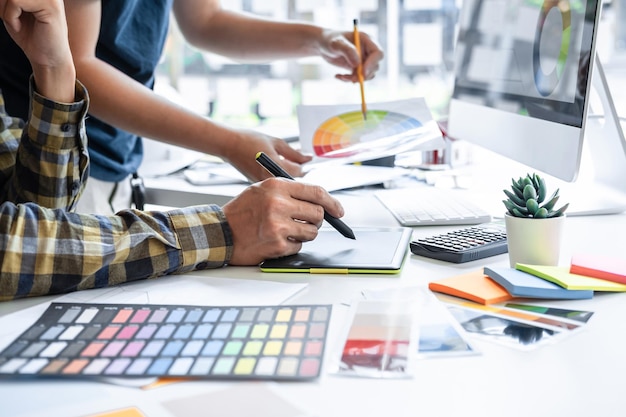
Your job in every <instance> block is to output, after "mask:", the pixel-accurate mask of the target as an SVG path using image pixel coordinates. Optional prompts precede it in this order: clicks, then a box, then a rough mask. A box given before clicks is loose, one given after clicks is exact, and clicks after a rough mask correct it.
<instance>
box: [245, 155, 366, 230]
mask: <svg viewBox="0 0 626 417" xmlns="http://www.w3.org/2000/svg"><path fill="white" fill-rule="evenodd" d="M256 161H257V162H258V163H259V164H261V165H262V166H263V168H265V169H267V170H268V171H269V173H270V174H272V175H273V176H275V177H282V178H289V179H290V180H293V177H292V176H291V175H289V174H288V173H287V172H286V171H285V170H284V169H282V168H281V167H280V165H278V164H277V163H276V162H274V161H272V160H271V159H270V157H269V156H267V155H265V154H264V153H263V152H259V153H257V154H256ZM324 220H326V221H327V222H328V223H329V224H330V225H331V226H332V227H334V228H335V230H337V231H338V232H339V233H341V234H342V235H344V236H345V237H347V238H350V239H356V237H355V236H354V232H353V231H352V229H350V228H349V227H348V225H347V224H345V223H344V222H342V221H341V220H339V219H338V218H336V217H333V216H331V215H330V214H328V213H327V212H326V210H324Z"/></svg>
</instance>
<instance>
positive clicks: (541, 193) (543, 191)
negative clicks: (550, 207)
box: [537, 175, 548, 204]
mask: <svg viewBox="0 0 626 417" xmlns="http://www.w3.org/2000/svg"><path fill="white" fill-rule="evenodd" d="M537 180H538V182H539V186H538V187H537V202H538V203H539V204H541V203H543V200H545V198H546V195H547V194H548V188H547V187H546V182H545V180H544V179H543V178H540V177H539V176H538V175H537Z"/></svg>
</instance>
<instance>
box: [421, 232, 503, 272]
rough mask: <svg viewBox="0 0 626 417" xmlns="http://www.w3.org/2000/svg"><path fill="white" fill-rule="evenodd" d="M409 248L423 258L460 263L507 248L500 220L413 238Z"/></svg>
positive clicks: (485, 256)
mask: <svg viewBox="0 0 626 417" xmlns="http://www.w3.org/2000/svg"><path fill="white" fill-rule="evenodd" d="M410 247H411V252H413V253H414V254H415V255H419V256H425V257H427V258H433V259H439V260H442V261H447V262H454V263H463V262H469V261H475V260H477V259H482V258H487V257H489V256H494V255H499V254H501V253H506V252H507V251H508V247H507V243H506V229H505V226H504V224H502V223H484V224H479V225H476V226H472V227H466V228H463V229H459V230H455V231H452V232H449V233H444V234H440V235H434V236H430V237H426V238H422V239H417V240H414V241H412V242H411V243H410Z"/></svg>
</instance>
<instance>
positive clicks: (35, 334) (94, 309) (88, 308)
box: [0, 303, 332, 380]
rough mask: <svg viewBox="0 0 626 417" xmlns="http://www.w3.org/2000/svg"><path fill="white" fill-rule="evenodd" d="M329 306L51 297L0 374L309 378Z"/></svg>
mask: <svg viewBox="0 0 626 417" xmlns="http://www.w3.org/2000/svg"><path fill="white" fill-rule="evenodd" d="M331 311H332V306H330V305H294V306H237V307H204V306H203V307H199V306H184V305H131V304H84V303H52V304H51V305H50V307H49V308H48V309H47V310H46V312H45V313H44V314H43V315H42V316H41V317H40V318H39V319H38V320H37V322H36V323H35V324H34V325H33V326H31V327H30V328H29V329H28V330H26V331H25V332H24V333H23V334H22V335H21V336H19V337H18V338H17V339H16V340H15V341H14V342H13V343H12V344H10V345H9V346H8V347H7V348H6V349H5V350H4V351H3V352H2V353H0V376H3V377H7V376H13V377H15V376H33V375H37V376H54V377H76V376H80V377H189V378H195V379H271V380H303V379H313V378H316V377H318V376H319V374H320V371H321V367H322V358H323V355H324V346H325V341H326V335H327V332H328V324H329V320H330V315H331Z"/></svg>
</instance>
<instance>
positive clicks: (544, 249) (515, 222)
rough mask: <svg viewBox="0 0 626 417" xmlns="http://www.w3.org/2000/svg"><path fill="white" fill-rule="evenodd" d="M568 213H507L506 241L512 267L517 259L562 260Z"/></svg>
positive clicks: (546, 262)
mask: <svg viewBox="0 0 626 417" xmlns="http://www.w3.org/2000/svg"><path fill="white" fill-rule="evenodd" d="M565 219H566V217H565V216H564V215H563V216H559V217H552V218H549V219H534V218H525V217H514V216H511V215H509V214H508V213H506V214H505V215H504V222H505V225H506V236H507V244H508V247H509V262H510V265H511V268H515V264H516V263H522V264H531V265H553V266H556V265H558V264H559V257H560V254H561V242H562V240H563V232H564V229H565Z"/></svg>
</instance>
